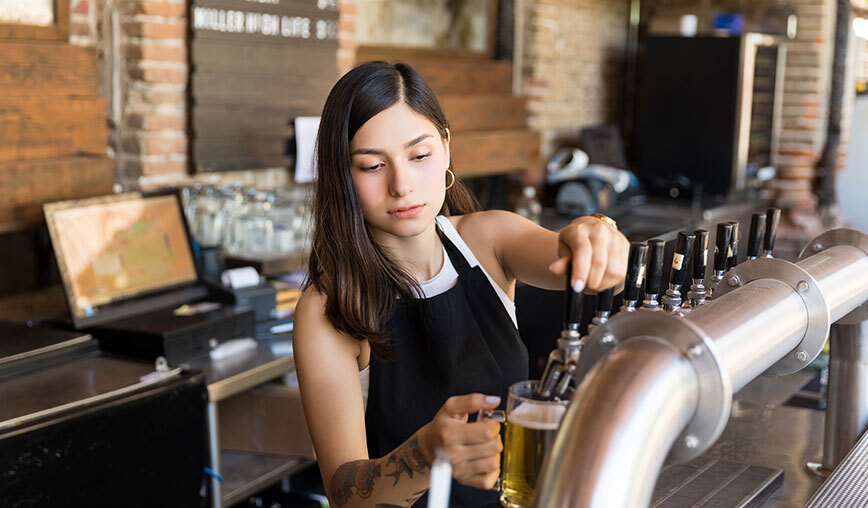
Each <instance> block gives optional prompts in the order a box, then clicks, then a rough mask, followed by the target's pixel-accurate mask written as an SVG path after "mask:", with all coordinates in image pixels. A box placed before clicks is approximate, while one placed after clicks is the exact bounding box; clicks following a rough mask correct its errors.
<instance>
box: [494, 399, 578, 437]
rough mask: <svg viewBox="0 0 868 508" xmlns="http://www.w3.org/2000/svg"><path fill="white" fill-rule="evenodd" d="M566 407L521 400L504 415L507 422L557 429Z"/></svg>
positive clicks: (535, 428)
mask: <svg viewBox="0 0 868 508" xmlns="http://www.w3.org/2000/svg"><path fill="white" fill-rule="evenodd" d="M566 411H567V408H566V407H564V406H560V405H557V404H534V403H533V402H522V403H521V404H519V405H518V406H516V408H515V409H513V410H512V412H511V413H509V416H507V417H506V421H508V422H509V423H515V424H517V425H521V426H522V427H525V428H528V429H534V430H557V428H558V425H560V423H561V419H562V418H563V417H564V413H565V412H566Z"/></svg>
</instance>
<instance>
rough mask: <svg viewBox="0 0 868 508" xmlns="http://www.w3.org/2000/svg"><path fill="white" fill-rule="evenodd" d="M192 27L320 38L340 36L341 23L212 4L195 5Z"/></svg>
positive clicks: (288, 36)
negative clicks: (208, 5) (226, 8)
mask: <svg viewBox="0 0 868 508" xmlns="http://www.w3.org/2000/svg"><path fill="white" fill-rule="evenodd" d="M275 3H277V2H275ZM312 28H313V30H312ZM193 29H194V30H210V31H213V32H226V33H247V34H262V35H267V36H282V37H285V38H287V39H310V38H311V36H312V35H314V33H315V36H316V38H317V40H326V39H331V40H335V39H337V38H338V22H337V21H335V20H324V19H318V20H316V22H315V23H314V21H313V20H311V19H310V18H307V17H303V16H278V15H276V14H263V13H259V12H243V11H234V10H225V9H215V8H211V7H196V8H195V9H194V10H193ZM314 30H315V32H314Z"/></svg>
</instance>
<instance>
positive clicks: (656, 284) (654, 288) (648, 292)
mask: <svg viewBox="0 0 868 508" xmlns="http://www.w3.org/2000/svg"><path fill="white" fill-rule="evenodd" d="M665 247H666V242H665V241H663V240H660V239H658V238H655V239H653V240H650V241H649V242H648V278H647V279H646V280H645V300H643V301H642V308H643V309H646V310H652V311H656V310H660V301H659V298H660V282H661V279H662V278H663V250H664V249H665Z"/></svg>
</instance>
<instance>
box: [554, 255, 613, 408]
mask: <svg viewBox="0 0 868 508" xmlns="http://www.w3.org/2000/svg"><path fill="white" fill-rule="evenodd" d="M572 272H573V271H572V263H567V274H566V292H565V294H564V329H563V331H562V332H561V336H560V337H558V347H557V348H556V349H555V350H554V351H552V352H551V354H549V359H548V363H546V367H545V370H543V374H542V378H541V379H540V382H539V387H538V389H537V392H538V393H537V395H539V397H540V398H542V399H543V400H552V399H555V398H562V397H563V396H564V394H566V392H567V389H568V388H569V386H570V382H571V381H572V380H573V375H574V373H575V371H576V368H577V367H578V364H579V356H580V355H581V353H582V345H583V343H582V337H581V335H580V334H579V325H580V322H581V319H582V293H581V292H578V293H577V292H575V291H573V287H572V284H570V281H571V280H572V278H573V277H572ZM609 305H610V307H611V303H610V304H609Z"/></svg>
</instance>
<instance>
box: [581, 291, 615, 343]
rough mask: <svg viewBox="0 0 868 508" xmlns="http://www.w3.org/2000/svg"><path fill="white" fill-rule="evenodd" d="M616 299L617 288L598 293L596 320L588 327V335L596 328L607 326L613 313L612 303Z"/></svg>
mask: <svg viewBox="0 0 868 508" xmlns="http://www.w3.org/2000/svg"><path fill="white" fill-rule="evenodd" d="M614 299H615V288H609V289H606V290H603V291H600V292H598V293H597V307H596V309H595V311H594V318H593V319H591V324H589V325H588V334H589V335H590V333H591V330H593V329H594V328H596V327H598V326H600V325H604V324H606V321H608V320H609V315H611V313H612V301H613V300H614Z"/></svg>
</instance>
